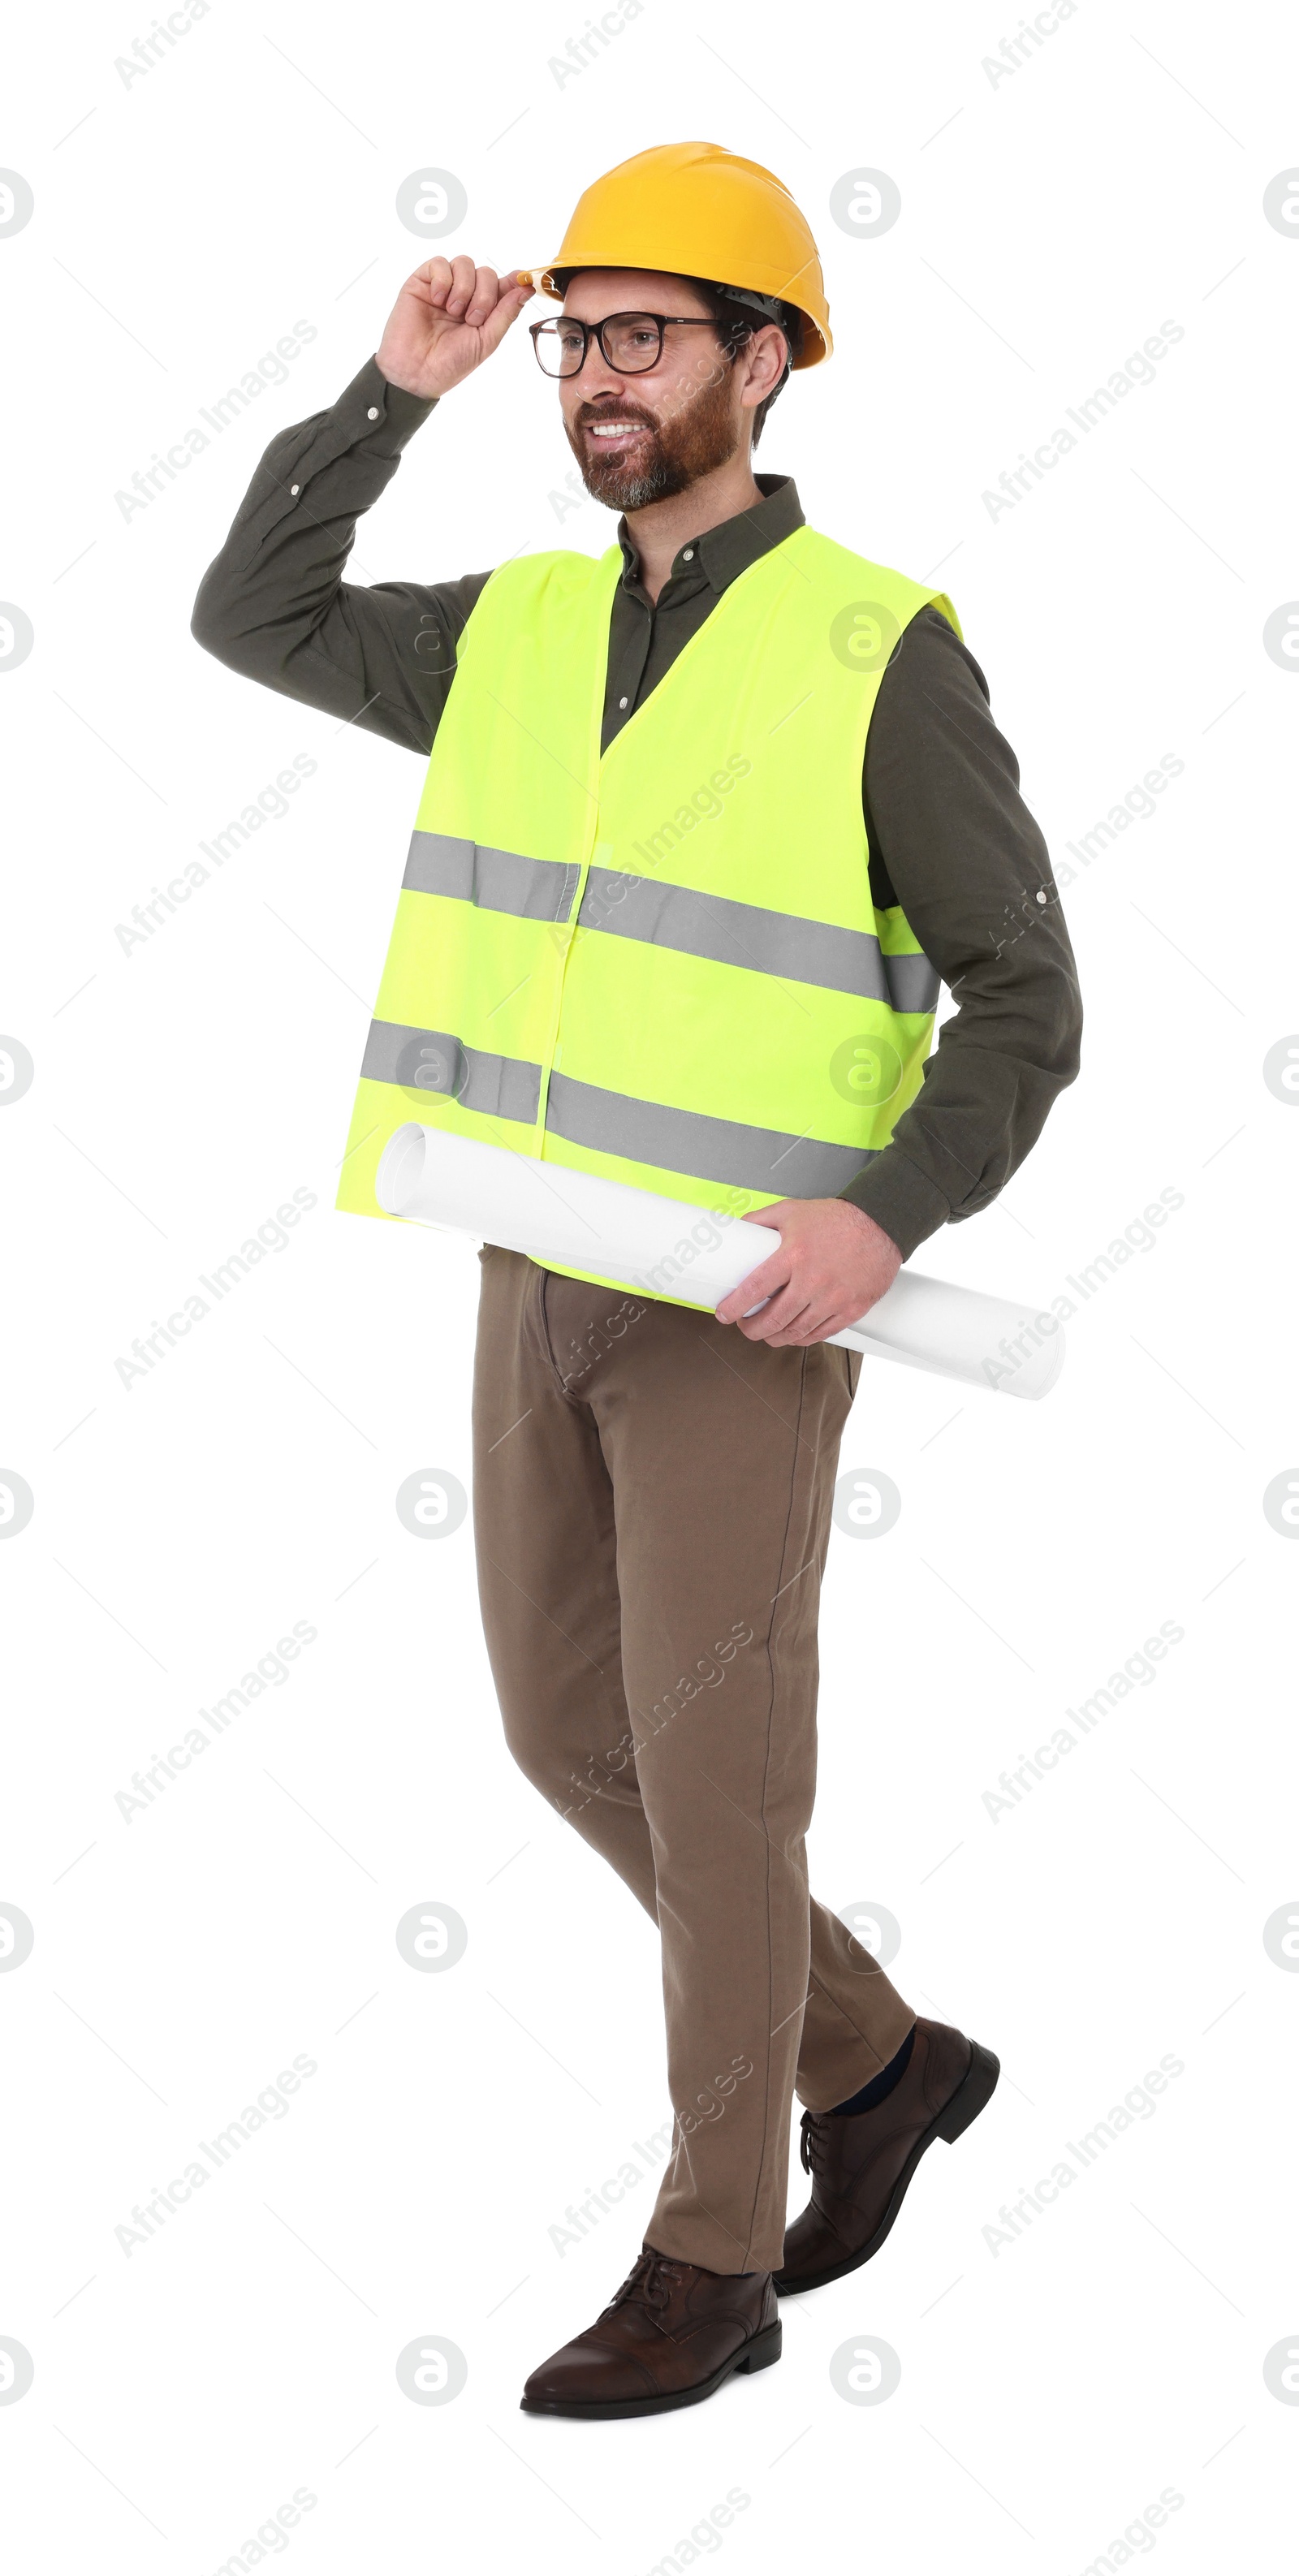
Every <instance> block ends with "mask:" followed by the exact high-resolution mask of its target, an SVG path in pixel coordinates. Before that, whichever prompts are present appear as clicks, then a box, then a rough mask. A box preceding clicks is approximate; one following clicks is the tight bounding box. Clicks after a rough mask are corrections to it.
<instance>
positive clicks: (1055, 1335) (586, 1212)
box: [375, 1121, 1064, 1397]
mask: <svg viewBox="0 0 1299 2576" xmlns="http://www.w3.org/2000/svg"><path fill="white" fill-rule="evenodd" d="M375 1196H376V1198H377V1199H378V1202H379V1205H380V1207H381V1208H383V1209H384V1210H385V1212H386V1213H387V1214H388V1215H389V1216H398V1217H404V1218H406V1219H407V1220H408V1221H409V1222H410V1223H412V1224H415V1225H428V1226H433V1227H436V1228H439V1229H442V1230H444V1231H447V1232H449V1233H454V1234H464V1235H468V1236H470V1237H472V1238H473V1239H474V1240H475V1241H476V1242H480V1243H497V1244H500V1245H501V1246H502V1247H503V1248H504V1249H505V1250H507V1251H510V1252H523V1253H526V1254H527V1255H528V1256H529V1258H530V1259H531V1260H533V1261H537V1262H540V1263H541V1264H542V1266H543V1267H546V1268H551V1269H561V1270H565V1269H566V1270H575V1271H577V1272H579V1273H580V1274H582V1275H583V1276H589V1277H592V1278H598V1279H600V1280H603V1281H605V1282H607V1283H608V1285H609V1286H610V1287H615V1288H620V1289H624V1290H625V1289H632V1290H636V1291H639V1293H640V1294H641V1295H642V1296H649V1297H669V1298H674V1299H677V1300H678V1301H680V1302H681V1303H682V1304H685V1305H689V1306H699V1307H702V1308H704V1309H707V1310H715V1309H716V1307H717V1306H718V1305H719V1304H720V1303H721V1301H722V1299H723V1298H724V1297H726V1296H728V1295H729V1294H730V1292H731V1290H732V1289H734V1288H738V1287H739V1285H740V1283H741V1281H742V1280H744V1279H747V1278H748V1276H749V1274H750V1272H751V1271H753V1270H756V1269H757V1268H758V1266H759V1264H760V1263H761V1262H763V1261H765V1260H766V1259H767V1258H768V1257H769V1254H770V1250H771V1246H770V1244H769V1243H768V1242H766V1241H764V1236H763V1228H762V1225H761V1223H760V1222H759V1223H758V1224H752V1225H751V1224H745V1223H743V1222H740V1221H737V1220H735V1219H733V1218H729V1217H725V1216H722V1217H719V1216H717V1215H715V1214H714V1213H713V1211H712V1210H711V1209H708V1208H698V1207H691V1206H689V1205H687V1204H686V1202H685V1201H684V1200H678V1199H665V1198H657V1197H655V1196H654V1194H653V1193H652V1192H651V1191H648V1190H635V1189H629V1188H628V1187H627V1186H626V1185H625V1183H623V1182H621V1181H608V1180H603V1179H601V1178H600V1177H599V1176H598V1175H597V1174H595V1173H593V1172H577V1171H571V1170H570V1169H569V1168H568V1166H567V1165H566V1164H563V1163H551V1162H540V1161H538V1160H536V1159H535V1158H534V1157H533V1156H530V1155H526V1154H512V1153H508V1152H506V1151H505V1150H504V1148H502V1147H501V1146H498V1145H484V1144H480V1143H479V1142H478V1141H477V1139H476V1138H470V1137H467V1136H458V1135H455V1134H453V1133H452V1131H451V1130H450V1129H449V1128H446V1127H423V1126H418V1125H416V1124H415V1123H414V1122H413V1121H412V1122H411V1123H410V1124H409V1125H407V1126H404V1127H399V1128H398V1129H397V1131H396V1134H395V1135H393V1136H392V1137H390V1138H389V1141H388V1143H387V1145H386V1146H385V1148H384V1151H383V1154H382V1157H381V1159H380V1162H379V1168H378V1172H377V1174H376V1177H375ZM759 1214H760V1215H761V1214H765V1211H760V1212H759ZM829 1339H830V1340H831V1341H833V1342H836V1343H838V1344H840V1345H841V1346H842V1348H844V1349H845V1350H859V1351H862V1352H864V1353H866V1355H867V1356H868V1357H870V1358H872V1359H891V1360H896V1361H898V1362H899V1363H900V1364H901V1365H902V1366H903V1367H905V1368H919V1369H926V1370H929V1371H930V1372H932V1373H933V1374H935V1375H937V1376H940V1377H952V1378H958V1379H960V1380H961V1382H962V1383H963V1384H966V1385H971V1386H982V1387H986V1388H988V1389H990V1390H992V1391H994V1392H996V1393H999V1394H1002V1395H1019V1396H1031V1397H1038V1396H1042V1395H1046V1394H1047V1393H1048V1391H1049V1389H1050V1388H1051V1387H1052V1386H1054V1384H1055V1381H1056V1379H1057V1377H1058V1376H1059V1374H1060V1370H1061V1367H1062V1365H1063V1362H1064V1336H1063V1333H1062V1331H1061V1329H1060V1326H1059V1322H1058V1319H1057V1318H1056V1317H1055V1316H1054V1315H1052V1314H1050V1313H1049V1312H1041V1311H1039V1310H1037V1309H1035V1308H1034V1307H1032V1306H1031V1305H1018V1304H1016V1303H1015V1302H1014V1301H1013V1300H1012V1299H1009V1298H1005V1297H989V1296H985V1295H984V1294H983V1293H982V1292H981V1291H980V1290H978V1289H975V1288H960V1287H956V1286H954V1285H952V1284H951V1283H949V1282H948V1281H946V1280H941V1279H927V1278H924V1277H922V1276H921V1275H920V1274H918V1273H916V1272H911V1271H907V1270H905V1269H904V1270H903V1271H901V1272H900V1273H899V1275H898V1277H897V1278H896V1279H895V1281H894V1283H893V1286H892V1287H891V1288H889V1289H887V1290H886V1292H885V1294H884V1295H883V1296H882V1297H880V1298H879V1299H878V1300H877V1301H876V1303H875V1304H874V1305H873V1306H872V1307H870V1309H869V1311H868V1312H867V1313H866V1314H865V1315H864V1316H863V1318H862V1320H861V1322H860V1323H859V1324H854V1325H852V1326H851V1327H850V1328H848V1329H846V1330H844V1331H841V1332H836V1333H832V1334H831V1335H830V1336H829Z"/></svg>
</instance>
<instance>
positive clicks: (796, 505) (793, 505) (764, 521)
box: [618, 474, 804, 596]
mask: <svg viewBox="0 0 1299 2576" xmlns="http://www.w3.org/2000/svg"><path fill="white" fill-rule="evenodd" d="M753 479H754V481H755V483H756V484H757V486H758V490H759V491H760V492H761V494H762V499H761V501H759V502H757V503H756V504H755V506H754V507H753V508H752V509H749V510H740V511H737V513H736V515H735V517H734V518H733V519H723V520H721V521H720V523H719V525H718V526H717V527H715V528H706V529H705V530H704V533H703V535H702V536H698V537H691V538H690V540H689V544H690V550H691V560H690V562H689V563H686V562H685V560H684V555H685V549H684V547H683V548H682V550H681V553H680V554H678V555H676V556H675V557H674V559H673V564H672V570H671V573H670V574H669V576H668V578H669V580H672V581H675V580H676V578H677V576H678V575H681V576H682V577H683V578H684V579H686V580H688V579H689V577H690V575H691V574H692V573H694V572H696V571H701V572H702V573H703V575H704V578H705V580H706V581H707V582H708V583H709V584H710V586H711V588H712V589H713V590H714V591H716V592H717V593H718V595H719V596H720V594H721V592H722V591H724V590H725V589H726V588H727V587H728V585H729V584H730V583H731V582H733V581H734V580H735V578H736V575H737V574H738V573H742V572H747V570H748V568H749V565H750V564H752V563H756V562H757V560H758V557H759V555H765V554H768V553H769V552H770V550H771V548H772V547H773V546H778V545H780V544H781V543H782V542H783V540H784V539H785V538H786V537H788V536H792V534H793V532H794V530H795V528H801V527H802V526H803V524H804V522H803V511H802V507H801V504H800V502H799V497H798V492H797V490H796V488H795V484H794V478H793V476H792V475H791V474H755V476H754V478H753ZM618 543H619V545H620V546H621V548H622V565H623V568H622V576H621V578H622V584H623V588H624V589H625V590H633V589H635V588H636V586H637V585H638V583H639V580H640V556H639V554H638V552H637V550H636V546H635V544H634V543H633V540H632V538H631V537H630V536H629V534H628V531H627V522H626V520H625V519H620V520H619V521H618Z"/></svg>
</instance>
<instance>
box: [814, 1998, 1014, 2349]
mask: <svg viewBox="0 0 1299 2576" xmlns="http://www.w3.org/2000/svg"><path fill="white" fill-rule="evenodd" d="M970 2047H971V2051H972V2054H971V2057H970V2063H969V2065H968V2067H967V2068H966V2071H965V2074H964V2075H963V2076H962V2078H961V2081H960V2083H959V2084H958V2085H957V2088H956V2091H955V2092H954V2093H953V2095H952V2098H951V2100H950V2102H949V2103H947V2105H946V2107H945V2108H944V2109H943V2110H941V2111H940V2112H939V2114H938V2117H937V2119H936V2120H934V2121H931V2123H930V2125H929V2127H928V2128H927V2129H926V2130H925V2131H924V2132H923V2134H922V2135H921V2136H920V2137H919V2138H917V2140H916V2143H915V2145H914V2147H913V2148H912V2150H911V2153H910V2155H909V2156H908V2158H907V2160H906V2163H905V2164H904V2166H903V2168H902V2171H901V2173H900V2174H899V2175H898V2178H897V2181H896V2182H895V2183H894V2186H893V2190H892V2193H891V2195H890V2198H889V2204H888V2207H887V2209H886V2210H885V2212H884V2216H883V2217H882V2219H881V2220H880V2223H879V2226H878V2227H877V2228H876V2230H875V2233H874V2235H873V2236H871V2237H868V2239H867V2241H866V2243H865V2244H864V2245H863V2246H862V2247H861V2248H860V2251H859V2252H858V2253H856V2254H850V2255H849V2256H848V2258H847V2261H846V2262H843V2263H831V2264H830V2265H828V2267H827V2268H826V2270H825V2271H823V2272H807V2273H804V2274H801V2275H797V2276H795V2275H793V2274H790V2273H786V2272H777V2274H776V2276H775V2280H774V2283H773V2287H774V2289H775V2292H776V2296H777V2298H778V2299H791V2298H795V2297H796V2296H797V2295H798V2293H799V2292H800V2291H801V2290H821V2289H824V2287H825V2284H826V2282H827V2281H841V2280H842V2279H843V2278H844V2275H845V2273H847V2272H856V2271H858V2270H859V2269H860V2267H861V2265H862V2264H863V2263H869V2261H870V2259H871V2256H872V2254H878V2252H879V2250H880V2247H881V2245H882V2244H883V2242H884V2239H885V2237H886V2236H887V2235H888V2233H889V2230H890V2228H891V2227H892V2225H893V2222H894V2220H895V2218H896V2217H897V2214H898V2211H899V2210H900V2209H901V2207H902V2203H903V2201H904V2200H905V2199H906V2196H907V2191H908V2188H909V2186H910V2182H911V2177H912V2175H913V2174H914V2172H915V2169H916V2167H917V2165H918V2164H919V2162H920V2159H921V2157H922V2156H923V2154H924V2152H925V2149H926V2148H927V2147H932V2145H933V2143H934V2140H935V2138H942V2139H943V2140H944V2142H945V2143H946V2145H948V2146H949V2147H952V2146H955V2144H956V2141H957V2139H958V2138H960V2137H963V2136H964V2134H965V2131H966V2130H967V2129H968V2128H969V2127H970V2126H971V2124H972V2123H973V2122H974V2121H975V2120H977V2119H978V2116H979V2113H980V2111H983V2110H986V2108H987V2106H988V2104H989V2102H990V2101H991V2100H992V2097H993V2094H994V2093H995V2092H996V2089H997V2078H998V2076H999V2075H1000V2073H1001V2060H1000V2058H999V2057H994V2056H993V2054H992V2050H991V2049H990V2048H981V2047H980V2045H979V2042H978V2040H977V2039H975V2040H972V2041H971V2043H970Z"/></svg>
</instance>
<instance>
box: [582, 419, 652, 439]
mask: <svg viewBox="0 0 1299 2576" xmlns="http://www.w3.org/2000/svg"><path fill="white" fill-rule="evenodd" d="M640 425H641V424H640V422H639V421H638V420H618V421H613V422H606V423H605V425H604V426H603V428H597V427H596V424H595V422H594V421H592V422H591V423H590V430H591V436H592V437H593V438H628V437H634V436H635V434H636V432H637V430H638V429H639V428H640Z"/></svg>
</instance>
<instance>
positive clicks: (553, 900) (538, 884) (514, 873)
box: [402, 832, 582, 921]
mask: <svg viewBox="0 0 1299 2576" xmlns="http://www.w3.org/2000/svg"><path fill="white" fill-rule="evenodd" d="M581 873H582V871H581V869H580V867H579V866H578V865H577V864H576V862H574V863H573V864H572V865H571V866H566V865H565V863H564V862H563V860H561V859H525V858H521V857H520V856H519V854H518V852H517V851H515V850H488V849H484V848H482V847H481V845H480V844H479V843H478V842H476V841H459V840H456V839H454V838H453V837H452V835H451V834H450V833H447V832H414V833H412V835H411V844H410V855H409V857H408V858H407V861H406V873H405V875H404V876H403V878H402V886H403V889H404V891H405V892H406V893H407V894H445V895H452V896H454V897H455V898H456V899H457V900H458V901H459V902H461V903H473V904H477V906H478V908H479V910H480V912H512V913H515V914H516V915H517V916H518V918H519V919H520V920H522V921H567V919H568V915H569V908H570V906H571V904H572V901H573V897H574V895H575V893H576V892H577V881H578V878H579V877H580V875H581Z"/></svg>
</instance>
